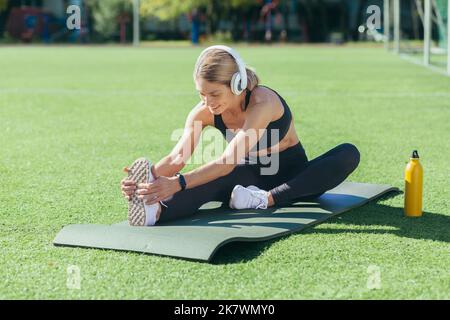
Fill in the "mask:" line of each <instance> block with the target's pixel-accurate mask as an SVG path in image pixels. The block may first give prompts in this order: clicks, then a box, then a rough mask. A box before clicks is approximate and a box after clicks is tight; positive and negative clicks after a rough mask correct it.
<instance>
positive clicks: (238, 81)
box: [194, 45, 247, 95]
mask: <svg viewBox="0 0 450 320" xmlns="http://www.w3.org/2000/svg"><path fill="white" fill-rule="evenodd" d="M214 49H220V50H223V51H226V52H228V53H229V54H230V55H231V56H232V57H233V58H234V60H235V62H236V64H237V66H238V68H239V72H238V73H236V74H235V75H233V78H232V79H231V83H230V87H231V91H233V93H234V94H236V95H239V94H241V93H242V91H244V90H245V89H246V88H247V71H246V70H245V63H244V62H243V60H242V59H241V57H240V56H239V54H238V53H237V52H236V51H235V50H233V49H232V48H230V47H227V46H223V45H215V46H210V47H208V48H206V49H205V50H203V51H202V53H201V54H200V55H199V56H198V59H197V62H196V63H195V73H194V80H195V77H196V75H197V72H198V68H199V65H200V61H201V59H202V57H203V55H204V54H205V53H206V52H208V51H209V50H214Z"/></svg>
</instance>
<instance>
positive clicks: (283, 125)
mask: <svg viewBox="0 0 450 320" xmlns="http://www.w3.org/2000/svg"><path fill="white" fill-rule="evenodd" d="M260 86H261V85H260ZM261 87H265V88H267V89H270V90H272V91H273V92H275V93H276V95H277V96H278V97H279V98H280V100H281V103H282V104H283V108H284V112H283V115H282V116H281V117H280V118H278V119H277V120H275V121H271V122H270V123H269V125H268V126H267V128H266V129H265V130H264V133H263V135H262V136H261V138H260V139H259V141H258V143H257V144H256V145H255V146H254V147H253V148H252V150H250V151H252V152H255V151H259V150H264V149H266V148H268V147H271V146H274V145H276V144H277V143H278V142H280V141H281V140H282V139H283V138H284V137H285V136H286V134H287V132H288V131H289V126H290V124H291V120H292V114H291V110H290V109H289V106H288V104H287V103H286V101H285V100H284V99H283V97H281V96H280V95H279V94H278V92H276V91H275V90H273V89H271V88H269V87H267V86H261ZM251 94H252V91H250V90H248V89H247V92H246V95H245V110H246V109H247V106H248V104H249V102H250V96H251ZM214 127H216V128H217V129H219V130H220V132H222V134H223V136H224V138H225V139H226V140H227V142H230V141H231V140H232V139H233V138H234V136H235V135H236V134H234V133H233V131H232V130H230V129H228V128H227V127H226V126H225V123H224V122H223V120H222V115H220V114H218V115H214ZM272 129H278V135H279V137H277V135H276V133H275V132H276V131H274V132H273V131H272ZM227 133H228V134H227ZM272 135H273V139H272Z"/></svg>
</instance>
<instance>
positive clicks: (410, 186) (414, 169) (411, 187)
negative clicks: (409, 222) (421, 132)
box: [404, 150, 423, 217]
mask: <svg viewBox="0 0 450 320" xmlns="http://www.w3.org/2000/svg"><path fill="white" fill-rule="evenodd" d="M422 178H423V169H422V165H421V164H420V161H419V154H418V153H417V150H414V151H413V153H412V156H411V159H410V160H409V162H408V164H407V165H406V169H405V209H404V210H405V215H406V216H407V217H421V216H422V188H423V183H422Z"/></svg>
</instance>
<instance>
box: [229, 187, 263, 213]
mask: <svg viewBox="0 0 450 320" xmlns="http://www.w3.org/2000/svg"><path fill="white" fill-rule="evenodd" d="M268 203H269V198H268V196H267V191H264V190H262V189H260V188H258V187H257V186H253V185H251V186H248V187H247V188H246V187H243V186H241V185H240V184H238V185H236V186H235V187H234V188H233V191H232V192H231V197H230V203H229V206H230V208H232V209H267V205H268Z"/></svg>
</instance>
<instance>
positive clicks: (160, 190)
mask: <svg viewBox="0 0 450 320" xmlns="http://www.w3.org/2000/svg"><path fill="white" fill-rule="evenodd" d="M180 190H181V186H180V184H179V182H178V177H164V176H160V177H158V178H157V179H156V180H155V181H153V182H150V183H139V184H138V185H137V194H138V197H139V199H143V201H144V203H145V204H147V205H151V204H154V203H158V202H159V201H162V200H164V199H166V198H169V197H170V196H172V195H174V194H175V193H176V192H178V191H180Z"/></svg>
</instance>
